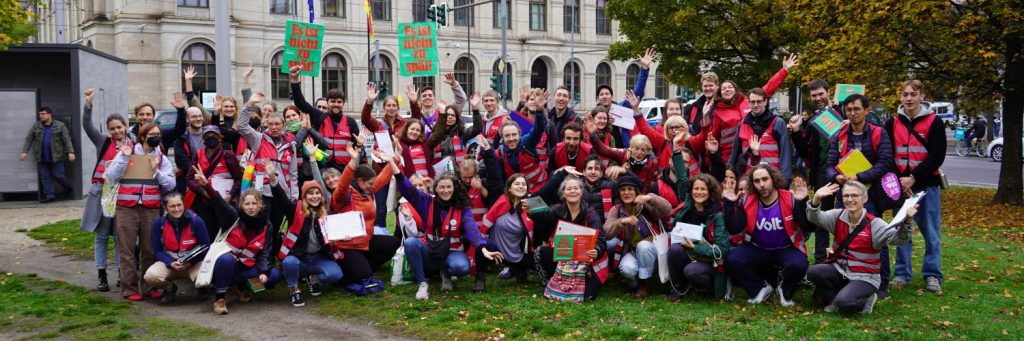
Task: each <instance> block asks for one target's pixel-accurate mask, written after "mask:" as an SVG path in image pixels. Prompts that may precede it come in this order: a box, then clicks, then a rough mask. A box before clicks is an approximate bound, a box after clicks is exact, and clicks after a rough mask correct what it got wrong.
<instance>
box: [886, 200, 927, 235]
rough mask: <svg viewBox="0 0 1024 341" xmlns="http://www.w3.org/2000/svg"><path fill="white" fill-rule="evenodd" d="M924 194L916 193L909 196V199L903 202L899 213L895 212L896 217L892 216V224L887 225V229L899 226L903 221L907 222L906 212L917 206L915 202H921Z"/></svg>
mask: <svg viewBox="0 0 1024 341" xmlns="http://www.w3.org/2000/svg"><path fill="white" fill-rule="evenodd" d="M924 194H925V193H924V192H917V193H915V194H914V195H912V196H910V198H907V200H906V201H904V202H903V207H900V210H899V212H896V215H893V216H892V222H890V223H889V227H893V226H896V225H899V224H900V223H902V222H903V221H904V220H907V210H909V209H910V208H911V207H914V205H917V202H918V201H921V198H923V197H924Z"/></svg>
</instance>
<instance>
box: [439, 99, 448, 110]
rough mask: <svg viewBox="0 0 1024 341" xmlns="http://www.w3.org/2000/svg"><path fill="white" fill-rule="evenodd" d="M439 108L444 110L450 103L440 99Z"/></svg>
mask: <svg viewBox="0 0 1024 341" xmlns="http://www.w3.org/2000/svg"><path fill="white" fill-rule="evenodd" d="M437 107H438V108H439V109H441V110H444V108H447V107H448V102H445V100H443V99H439V100H437Z"/></svg>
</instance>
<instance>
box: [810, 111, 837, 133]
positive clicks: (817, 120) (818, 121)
mask: <svg viewBox="0 0 1024 341" xmlns="http://www.w3.org/2000/svg"><path fill="white" fill-rule="evenodd" d="M811 125H813V126H814V127H815V128H817V129H818V131H819V132H821V133H823V134H824V135H826V136H828V137H829V138H831V137H832V136H834V135H835V134H836V132H839V128H840V127H842V125H843V120H841V119H840V118H839V115H838V114H837V113H836V112H835V111H832V108H829V107H826V108H825V110H822V111H821V112H820V113H818V115H817V116H814V119H812V120H811Z"/></svg>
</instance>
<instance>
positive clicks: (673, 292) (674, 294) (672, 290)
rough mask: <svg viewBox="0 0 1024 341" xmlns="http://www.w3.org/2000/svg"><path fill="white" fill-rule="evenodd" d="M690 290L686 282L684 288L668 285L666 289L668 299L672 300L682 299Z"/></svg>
mask: <svg viewBox="0 0 1024 341" xmlns="http://www.w3.org/2000/svg"><path fill="white" fill-rule="evenodd" d="M689 291H690V284H686V288H684V289H683V290H679V289H676V287H675V286H672V285H670V286H669V289H668V300H669V301H672V302H679V300H681V299H683V296H685V295H686V293H687V292H689Z"/></svg>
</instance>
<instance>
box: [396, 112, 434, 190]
mask: <svg viewBox="0 0 1024 341" xmlns="http://www.w3.org/2000/svg"><path fill="white" fill-rule="evenodd" d="M423 129H424V126H423V121H420V120H419V119H415V118H410V119H408V120H406V121H405V125H403V126H402V131H401V132H399V133H398V135H397V136H395V141H394V142H395V143H394V144H395V146H401V151H400V152H399V155H400V156H401V159H402V161H401V162H400V163H399V164H400V165H401V166H400V167H399V168H400V169H401V173H402V174H403V175H405V176H406V177H412V176H413V175H419V176H421V177H428V178H432V177H434V153H432V152H431V148H430V146H429V145H427V143H426V134H424V131H423Z"/></svg>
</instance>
